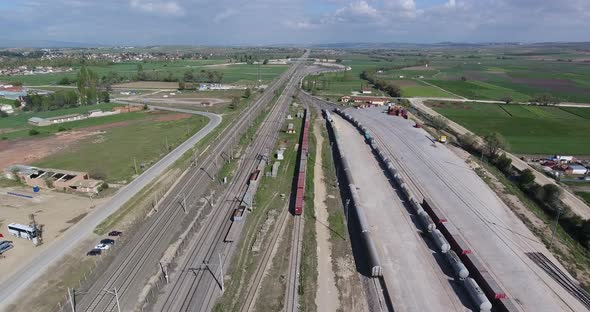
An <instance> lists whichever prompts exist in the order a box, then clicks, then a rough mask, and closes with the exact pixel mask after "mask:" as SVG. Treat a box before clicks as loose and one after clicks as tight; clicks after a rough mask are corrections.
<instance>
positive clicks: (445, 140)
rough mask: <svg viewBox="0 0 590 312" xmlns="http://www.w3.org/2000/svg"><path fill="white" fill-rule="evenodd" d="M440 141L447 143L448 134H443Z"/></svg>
mask: <svg viewBox="0 0 590 312" xmlns="http://www.w3.org/2000/svg"><path fill="white" fill-rule="evenodd" d="M438 141H439V142H440V143H447V136H446V135H441V136H440V137H439V138H438Z"/></svg>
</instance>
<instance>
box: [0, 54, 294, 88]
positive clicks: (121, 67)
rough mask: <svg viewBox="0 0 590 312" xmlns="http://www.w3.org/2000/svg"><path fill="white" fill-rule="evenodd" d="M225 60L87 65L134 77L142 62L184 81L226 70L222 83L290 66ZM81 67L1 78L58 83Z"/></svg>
mask: <svg viewBox="0 0 590 312" xmlns="http://www.w3.org/2000/svg"><path fill="white" fill-rule="evenodd" d="M225 62H226V60H182V61H171V62H164V61H161V62H145V63H143V62H126V63H116V64H111V65H104V66H88V69H90V70H92V71H94V72H95V73H97V75H98V76H99V77H102V76H106V75H108V74H109V72H115V73H117V74H118V75H120V76H122V77H124V78H125V79H132V78H133V76H134V75H136V74H137V66H138V65H139V64H141V65H142V66H143V71H144V72H147V73H149V72H159V73H162V74H168V73H171V74H172V77H173V78H176V79H179V80H182V78H183V75H184V73H185V72H186V71H187V70H193V71H195V72H198V71H201V70H215V71H219V72H222V73H223V79H222V81H221V82H222V83H244V84H247V83H253V82H255V81H256V79H257V77H258V72H259V71H260V79H261V80H262V81H266V82H268V81H271V80H272V79H274V78H275V77H276V76H278V75H279V74H281V73H282V72H283V71H285V70H286V69H287V67H288V66H287V65H261V66H257V65H248V64H231V65H223V63H225ZM78 70H79V68H76V67H74V71H72V72H67V73H59V74H43V75H28V76H0V81H3V82H14V81H20V82H22V83H23V84H25V85H28V86H41V85H56V84H57V83H58V82H59V81H60V80H61V79H62V78H64V77H67V78H69V79H76V75H77V72H78Z"/></svg>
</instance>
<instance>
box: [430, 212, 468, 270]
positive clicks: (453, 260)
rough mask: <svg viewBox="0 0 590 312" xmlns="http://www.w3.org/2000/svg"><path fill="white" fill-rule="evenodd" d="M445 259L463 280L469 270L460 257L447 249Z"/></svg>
mask: <svg viewBox="0 0 590 312" xmlns="http://www.w3.org/2000/svg"><path fill="white" fill-rule="evenodd" d="M433 224H434V223H433ZM447 260H448V261H449V263H450V264H451V266H452V267H453V270H454V271H455V274H456V275H457V277H458V278H459V279H462V280H464V279H466V278H467V276H469V270H467V267H466V266H465V265H464V264H463V262H461V259H459V256H457V254H456V253H455V252H454V251H452V250H449V252H447Z"/></svg>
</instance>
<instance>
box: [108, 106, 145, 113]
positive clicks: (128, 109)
mask: <svg viewBox="0 0 590 312" xmlns="http://www.w3.org/2000/svg"><path fill="white" fill-rule="evenodd" d="M142 110H143V106H141V105H127V106H117V107H113V112H119V113H132V112H139V111H142Z"/></svg>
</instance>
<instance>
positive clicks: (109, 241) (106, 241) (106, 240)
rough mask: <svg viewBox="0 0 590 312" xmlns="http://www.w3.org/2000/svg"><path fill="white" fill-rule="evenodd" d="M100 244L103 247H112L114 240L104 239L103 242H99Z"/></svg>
mask: <svg viewBox="0 0 590 312" xmlns="http://www.w3.org/2000/svg"><path fill="white" fill-rule="evenodd" d="M100 243H101V244H105V245H114V244H115V240H114V239H110V238H105V239H103V240H101V241H100Z"/></svg>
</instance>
